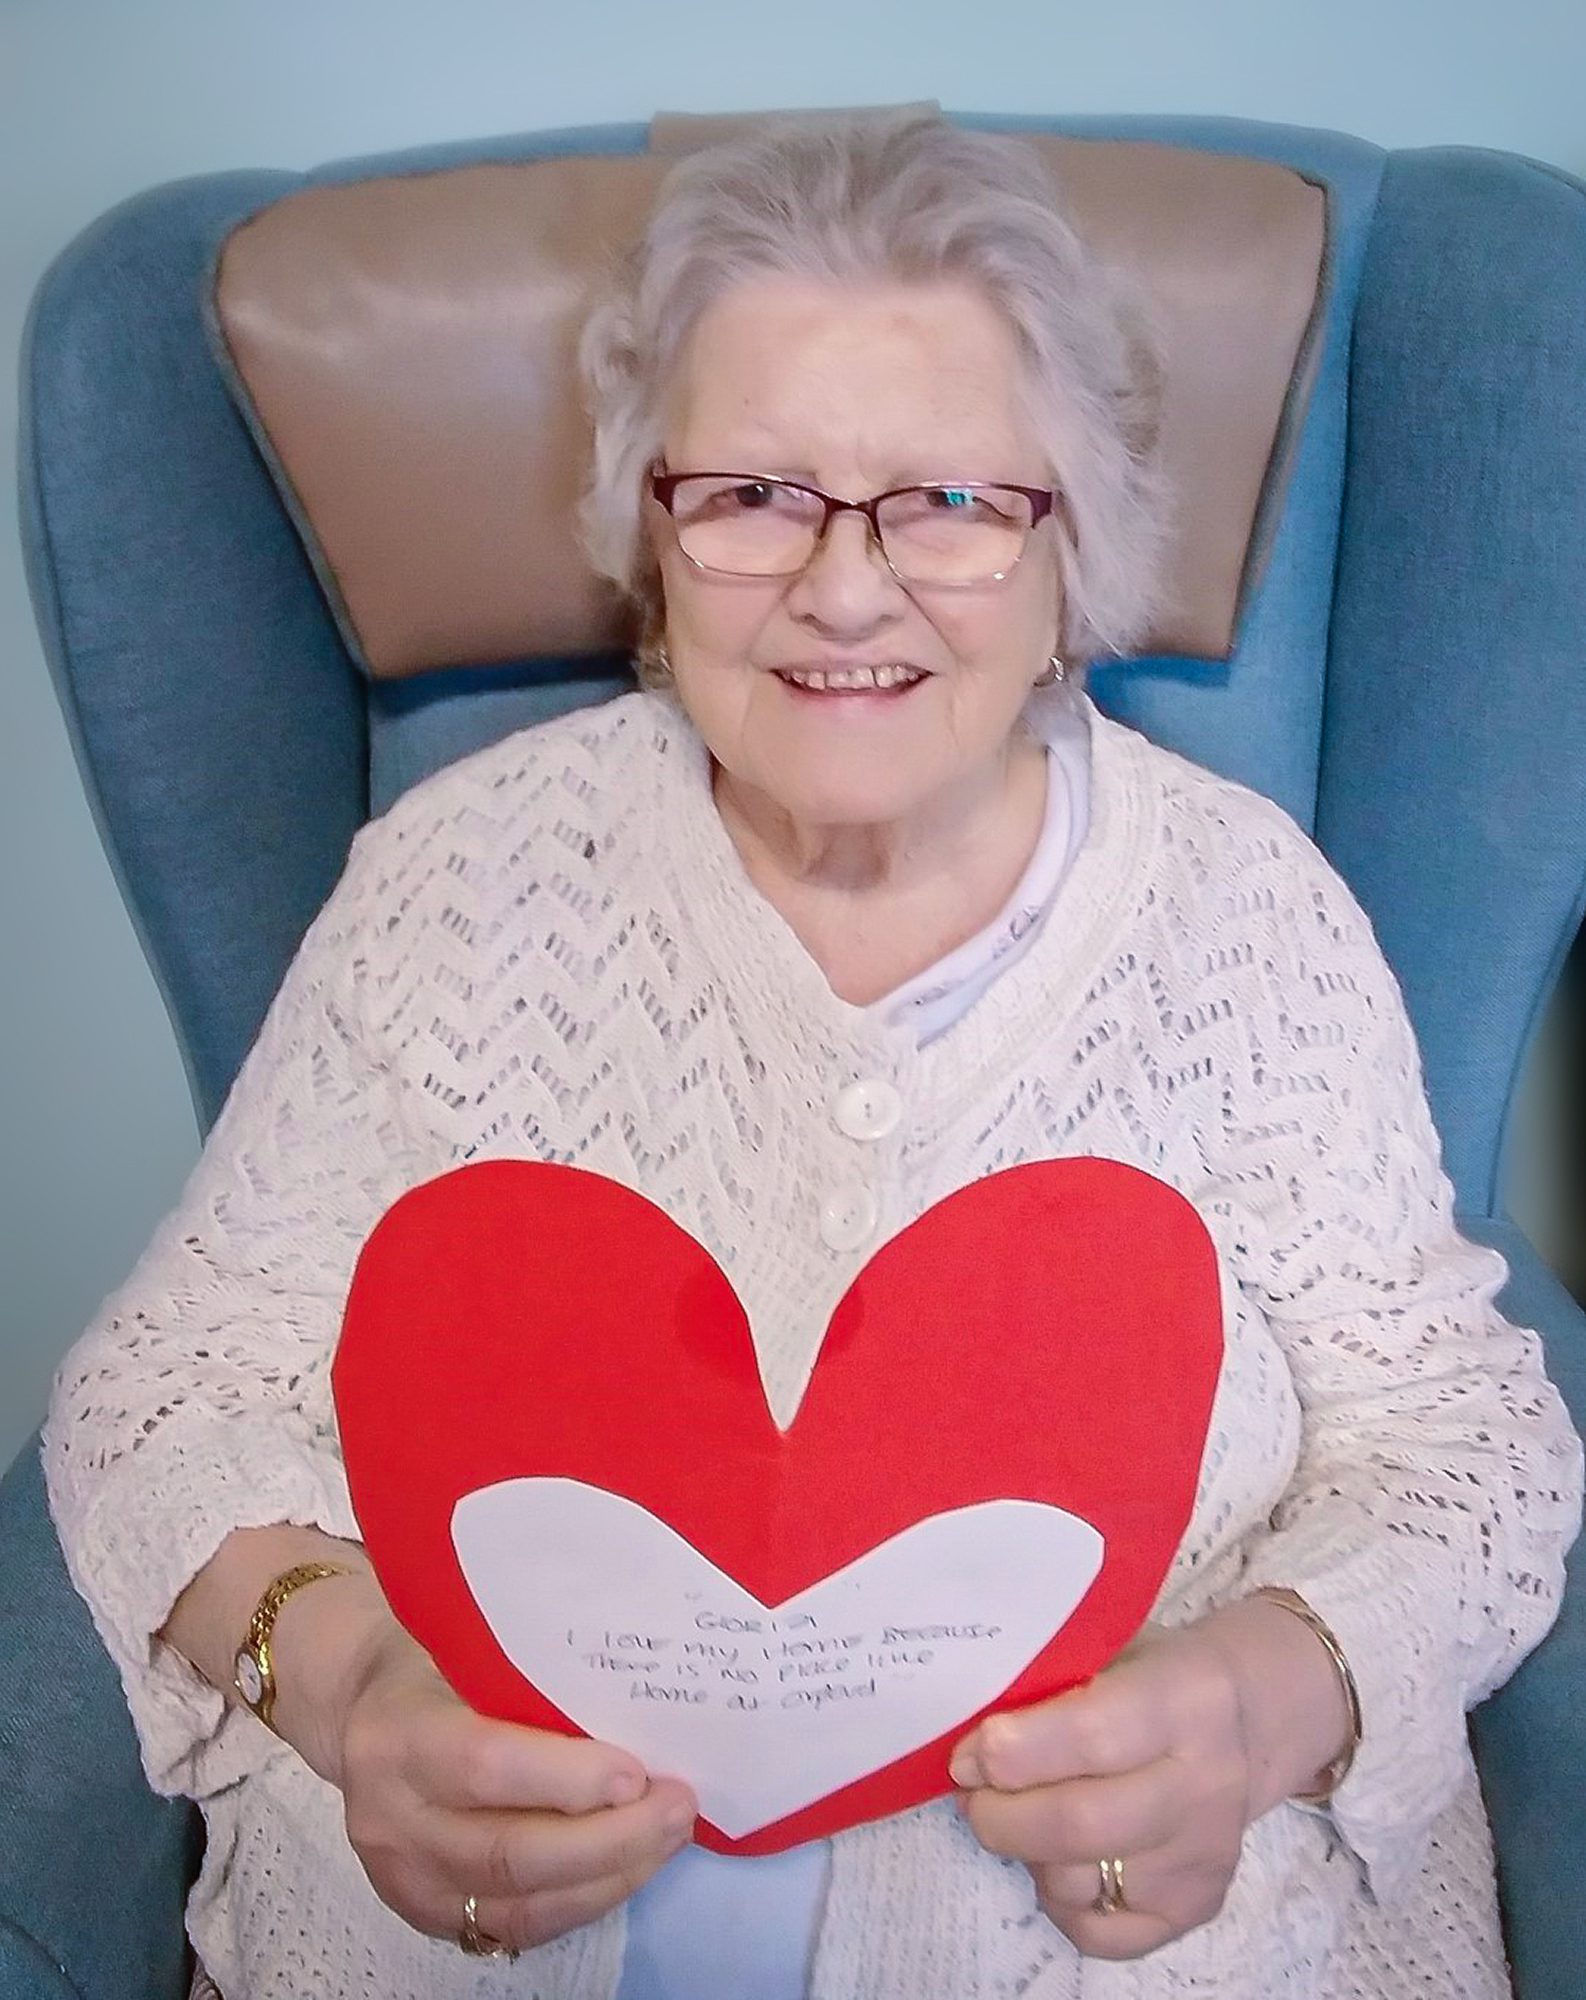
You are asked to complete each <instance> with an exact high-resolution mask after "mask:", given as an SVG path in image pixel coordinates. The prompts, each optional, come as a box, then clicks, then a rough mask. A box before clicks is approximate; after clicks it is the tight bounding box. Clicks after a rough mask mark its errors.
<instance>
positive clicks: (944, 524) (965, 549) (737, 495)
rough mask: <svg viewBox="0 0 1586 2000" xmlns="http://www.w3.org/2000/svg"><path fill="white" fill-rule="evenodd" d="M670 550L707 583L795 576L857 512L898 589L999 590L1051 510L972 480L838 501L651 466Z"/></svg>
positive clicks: (1034, 496) (786, 484) (1011, 490)
mask: <svg viewBox="0 0 1586 2000" xmlns="http://www.w3.org/2000/svg"><path fill="white" fill-rule="evenodd" d="M649 478H650V491H651V492H652V493H653V494H654V495H655V497H656V499H657V500H658V501H659V502H660V504H661V505H662V506H663V507H664V508H665V509H666V511H667V513H668V514H670V515H671V517H672V524H673V527H674V529H675V531H676V534H677V545H678V547H679V548H680V549H681V550H682V552H683V554H684V555H685V556H686V557H687V559H688V560H689V561H690V562H691V563H692V564H693V565H694V567H695V568H696V569H702V570H707V571H709V572H710V573H711V574H712V575H715V576H796V575H797V574H798V573H799V571H800V570H802V569H803V568H804V567H805V565H806V564H807V563H808V562H809V560H810V558H811V557H812V556H813V555H814V553H815V551H816V549H817V548H819V546H820V544H821V541H822V539H823V538H824V536H825V534H826V530H827V529H828V528H829V527H830V526H831V524H832V517H833V516H834V515H836V514H863V515H864V517H865V519H866V520H867V521H868V522H869V523H870V532H871V533H872V534H873V535H874V536H875V538H876V541H877V542H878V543H879V544H880V548H881V553H882V555H883V556H884V557H885V558H886V563H887V567H888V568H889V569H890V570H891V571H892V574H893V575H894V576H895V577H896V578H897V579H898V581H899V582H900V583H929V584H968V583H1000V582H1001V581H1002V579H1003V578H1004V577H1005V576H1007V574H1008V573H1009V571H1010V570H1011V569H1012V568H1013V567H1014V565H1015V564H1016V563H1017V562H1018V560H1019V558H1020V556H1022V555H1023V554H1024V551H1025V548H1026V545H1027V544H1028V542H1029V539H1030V531H1031V529H1032V528H1034V527H1035V525H1036V523H1037V522H1039V521H1043V520H1045V518H1046V516H1047V515H1048V514H1050V513H1051V512H1052V511H1053V509H1054V507H1055V505H1056V495H1055V494H1054V493H1053V491H1052V489H1051V488H1050V487H1044V486H1004V485H1002V484H1000V483H996V482H990V483H988V482H985V481H980V480H953V481H942V482H939V483H933V484H929V485H922V486H894V487H892V488H891V489H890V490H889V491H887V492H885V493H878V494H876V496H875V497H874V499H871V500H839V499H837V498H836V496H835V495H833V494H831V493H823V492H822V491H821V489H820V487H818V486H804V485H802V484H800V482H799V481H798V480H796V479H778V478H775V477H774V476H772V475H771V474H769V473H758V472H664V471H662V470H661V469H660V467H659V466H652V467H651V469H650V475H649Z"/></svg>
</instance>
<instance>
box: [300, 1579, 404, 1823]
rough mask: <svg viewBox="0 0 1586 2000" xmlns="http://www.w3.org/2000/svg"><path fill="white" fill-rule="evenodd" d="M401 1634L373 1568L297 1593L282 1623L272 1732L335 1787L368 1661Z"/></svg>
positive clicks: (327, 1580) (365, 1676) (312, 1586)
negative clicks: (351, 1713)
mask: <svg viewBox="0 0 1586 2000" xmlns="http://www.w3.org/2000/svg"><path fill="white" fill-rule="evenodd" d="M400 1631H401V1627H400V1626H399V1625H398V1623H397V1620H396V1616H395V1614H394V1613H393V1611H392V1610H391V1607H390V1605H389V1604H388V1603H387V1602H386V1599H385V1594H384V1592H383V1591H382V1590H381V1589H380V1586H379V1584H378V1582H377V1581H376V1579H375V1576H374V1572H373V1571H372V1570H370V1569H368V1568H360V1569H356V1570H352V1571H350V1572H349V1573H348V1574H346V1575H343V1576H329V1577H324V1578H322V1579H320V1581H318V1582H317V1583H314V1584H313V1585H311V1586H310V1587H308V1588H306V1589H303V1590H300V1591H297V1592H296V1593H295V1594H294V1595H293V1596H292V1597H290V1598H289V1599H288V1600H287V1602H286V1603H285V1604H284V1605H283V1606H282V1608H281V1611H280V1614H279V1616H278V1617H277V1619H276V1621H275V1631H274V1633H273V1635H272V1638H271V1642H270V1652H271V1661H272V1665H273V1668H274V1673H275V1687H276V1692H275V1707H274V1710H273V1712H272V1714H271V1718H270V1721H271V1727H272V1728H273V1729H274V1730H275V1732H276V1734H277V1735H278V1736H280V1737H281V1738H282V1739H283V1740H284V1741H285V1742H287V1743H290V1744H291V1746H292V1748H293V1749H294V1750H295V1751H296V1752H297V1753H298V1755H299V1756H300V1757H301V1758H302V1759H303V1761H304V1763H305V1764H307V1765H308V1766H309V1768H310V1769H311V1770H313V1771H315V1772H317V1773H318V1775H319V1776H320V1777H322V1778H326V1779H328V1780H329V1781H330V1782H331V1783H332V1784H335V1785H339V1784H340V1772H341V1743H342V1734H343V1728H344V1725H345V1723H346V1718H347V1712H348V1710H349V1708H350V1707H351V1705H352V1702H353V1700H354V1699H355V1697H356V1695H357V1692H358V1689H359V1688H360V1687H361V1686H362V1685H363V1683H364V1681H365V1680H366V1678H367V1676H368V1671H369V1662H370V1660H371V1658H372V1657H373V1656H374V1654H375V1653H376V1652H378V1650H379V1648H380V1647H381V1646H383V1645H384V1644H385V1643H387V1642H388V1641H389V1640H390V1639H391V1638H392V1637H393V1636H394V1635H396V1634H398V1633H400Z"/></svg>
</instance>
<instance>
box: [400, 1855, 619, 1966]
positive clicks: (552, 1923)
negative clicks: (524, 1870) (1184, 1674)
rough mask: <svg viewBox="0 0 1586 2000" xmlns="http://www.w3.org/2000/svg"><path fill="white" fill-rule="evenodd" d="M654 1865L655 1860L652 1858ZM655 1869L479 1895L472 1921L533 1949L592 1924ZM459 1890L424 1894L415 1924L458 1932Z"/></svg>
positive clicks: (453, 1935)
mask: <svg viewBox="0 0 1586 2000" xmlns="http://www.w3.org/2000/svg"><path fill="white" fill-rule="evenodd" d="M657 1865H659V1864H657ZM653 1873H654V1869H647V1870H642V1871H638V1872H635V1873H633V1874H627V1873H623V1874H616V1875H605V1876H602V1877H601V1878H600V1879H599V1880H598V1881H593V1882H580V1883H578V1884H576V1885H574V1886H573V1887H570V1888H565V1889H546V1890H543V1891H541V1892H539V1893H537V1894H535V1895H532V1896H512V1897H499V1896H496V1897H492V1896H479V1897H478V1899H477V1902H476V1904H475V1922H476V1924H477V1925H478V1928H479V1930H480V1931H481V1932H482V1933H483V1935H484V1936H485V1937H486V1938H489V1939H493V1940H494V1941H495V1942H496V1943H497V1944H504V1945H506V1946H507V1947H508V1948H509V1949H511V1950H513V1951H532V1950H533V1949H534V1947H535V1946H536V1945H541V1944H548V1943H549V1942H550V1940H551V1939H552V1938H557V1937H560V1936H561V1935H562V1934H563V1932H565V1931H571V1930H576V1929H578V1928H579V1926H580V1925H583V1924H592V1923H594V1921H595V1920H596V1918H598V1917H603V1916H605V1915H606V1913H607V1912H608V1911H609V1910H614V1909H616V1908H617V1906H618V1905H619V1904H620V1903H625V1902H626V1901H627V1900H628V1898H629V1897H630V1896H632V1895H634V1894H635V1893H636V1892H637V1891H638V1890H640V1889H642V1888H643V1886H644V1884H645V1883H646V1882H647V1881H648V1880H649V1878H650V1876H651V1875H652V1874H653ZM464 1900H465V1896H464V1895H455V1896H444V1895H442V1896H432V1897H431V1898H429V1899H427V1901H426V1904H425V1907H424V1912H423V1916H422V1919H421V1921H420V1922H419V1923H418V1924H417V1925H416V1926H415V1927H416V1928H417V1929H420V1930H424V1931H428V1932H429V1934H430V1935H431V1936H432V1937H443V1938H449V1939H451V1940H453V1941H456V1940H458V1939H460V1938H461V1936H462V1933H463V1928H464V1922H465V1918H464V1912H463V1904H464Z"/></svg>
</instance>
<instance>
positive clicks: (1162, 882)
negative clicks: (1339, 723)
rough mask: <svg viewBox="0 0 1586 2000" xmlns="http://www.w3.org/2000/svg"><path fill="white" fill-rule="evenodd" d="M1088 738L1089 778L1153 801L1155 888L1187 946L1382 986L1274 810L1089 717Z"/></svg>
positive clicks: (1331, 874)
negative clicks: (1347, 970)
mask: <svg viewBox="0 0 1586 2000" xmlns="http://www.w3.org/2000/svg"><path fill="white" fill-rule="evenodd" d="M1093 727H1094V730H1095V734H1094V736H1093V739H1092V740H1093V742H1094V744H1095V754H1096V757H1097V760H1098V766H1101V765H1103V764H1106V765H1109V766H1110V769H1111V771H1112V773H1113V777H1114V782H1115V785H1116V787H1117V789H1118V790H1119V791H1120V792H1122V793H1124V794H1128V793H1129V792H1131V791H1133V792H1134V793H1135V795H1136V796H1140V795H1144V796H1146V797H1148V798H1149V799H1150V800H1151V806H1152V812H1153V814H1154V817H1155V823H1156V828H1157V833H1158V839H1157V841H1156V843H1155V858H1154V862H1153V864H1152V869H1153V873H1154V875H1155V877H1156V880H1155V883H1154V885H1153V886H1154V887H1155V888H1156V889H1157V890H1158V892H1159V900H1164V901H1166V902H1167V903H1170V904H1171V905H1172V906H1173V907H1174V908H1175V909H1176V910H1177V911H1178V912H1179V913H1180V915H1181V916H1182V917H1184V918H1186V919H1187V920H1188V921H1189V923H1190V930H1191V933H1192V934H1193V936H1194V937H1195V938H1197V939H1199V940H1200V941H1201V942H1204V939H1205V937H1206V936H1207V935H1211V934H1213V933H1215V934H1216V935H1217V936H1218V937H1219V938H1220V939H1222V940H1223V941H1224V942H1225V943H1228V942H1230V941H1232V940H1234V939H1237V940H1239V942H1240V944H1241V946H1248V945H1251V944H1259V945H1261V946H1262V948H1263V951H1264V952H1265V954H1266V955H1267V956H1268V957H1269V958H1271V959H1272V960H1273V961H1274V962H1276V961H1279V960H1282V961H1285V962H1286V961H1288V960H1290V959H1293V958H1294V956H1295V954H1296V953H1297V952H1298V953H1300V954H1301V956H1303V957H1304V958H1305V961H1306V963H1307V964H1308V965H1309V964H1312V962H1313V961H1314V962H1315V964H1318V965H1325V966H1331V967H1332V968H1333V970H1334V971H1335V972H1336V971H1338V970H1340V969H1341V968H1344V967H1345V966H1346V965H1353V966H1354V968H1355V971H1356V973H1357V974H1358V978H1359V980H1360V982H1361V983H1362V984H1366V985H1370V984H1380V983H1381V982H1382V980H1383V977H1384V975H1387V977H1388V978H1389V979H1390V980H1391V977H1392V975H1391V972H1390V970H1389V968H1388V967H1387V965H1386V961H1385V960H1384V958H1383V955H1382V948H1381V945H1380V942H1379V940H1378V938H1377V935H1376V927H1375V925H1374V924H1373V923H1372V920H1371V918H1370V916H1369V915H1368V913H1367V912H1366V910H1365V908H1364V907H1363V905H1362V904H1361V902H1360V900H1359V898H1358V897H1357V896H1356V895H1355V892H1354V890H1353V889H1352V888H1351V887H1350V886H1349V884H1348V882H1346V881H1345V879H1344V878H1343V876H1342V875H1340V874H1339V872H1338V870H1337V869H1336V868H1335V867H1334V866H1333V864H1332V862H1331V861H1329V860H1328V858H1327V856H1326V855H1325V854H1324V853H1323V852H1322V850H1321V848H1320V847H1319V846H1318V845H1317V843H1316V841H1315V840H1314V839H1313V838H1312V836H1311V835H1310V834H1309V833H1308V832H1307V831H1306V830H1305V828H1304V827H1302V826H1301V825H1300V824H1299V822H1298V821H1297V820H1296V819H1295V818H1294V816H1293V815H1292V814H1291V813H1290V812H1288V811H1287V810H1286V809H1285V808H1284V807H1283V806H1281V805H1279V804H1278V803H1277V801H1276V800H1275V799H1271V798H1269V797H1268V796H1267V795H1266V794H1265V793H1264V792H1260V791H1257V790H1256V789H1255V788H1254V786H1251V785H1246V784H1242V783H1240V782H1239V781H1238V780H1237V779H1234V778H1228V777H1224V776H1223V775H1222V774H1221V773H1220V772H1218V771H1213V770H1210V769H1209V768H1208V767H1207V766H1205V765H1204V764H1199V763H1196V762H1195V761H1194V760H1193V759H1192V758H1189V757H1186V756H1183V755H1182V754H1181V753H1179V752H1178V751H1175V750H1169V749H1167V748H1166V747H1165V746H1164V745H1162V744H1160V743H1156V742H1153V741H1152V740H1151V739H1149V738H1148V737H1146V736H1144V735H1142V734H1141V733H1140V732H1139V731H1138V730H1135V729H1133V728H1131V727H1129V726H1128V725H1127V724H1124V723H1120V722H1116V721H1113V720H1110V719H1108V718H1106V717H1098V718H1097V719H1096V722H1095V724H1094V725H1093ZM1318 955H1319V956H1318Z"/></svg>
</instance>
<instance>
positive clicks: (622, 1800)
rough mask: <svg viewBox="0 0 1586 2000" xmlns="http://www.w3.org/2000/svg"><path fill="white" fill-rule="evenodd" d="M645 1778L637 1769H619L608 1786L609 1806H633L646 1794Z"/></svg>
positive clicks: (607, 1801)
mask: <svg viewBox="0 0 1586 2000" xmlns="http://www.w3.org/2000/svg"><path fill="white" fill-rule="evenodd" d="M644 1782H645V1781H644V1779H643V1778H642V1777H641V1776H640V1775H639V1773H638V1772H637V1771H618V1772H617V1773H616V1774H615V1775H614V1776H613V1778H612V1780H611V1783H610V1784H609V1785H607V1787H606V1804H607V1805H608V1806H631V1805H632V1804H633V1802H634V1800H635V1799H641V1798H643V1796H644Z"/></svg>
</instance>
